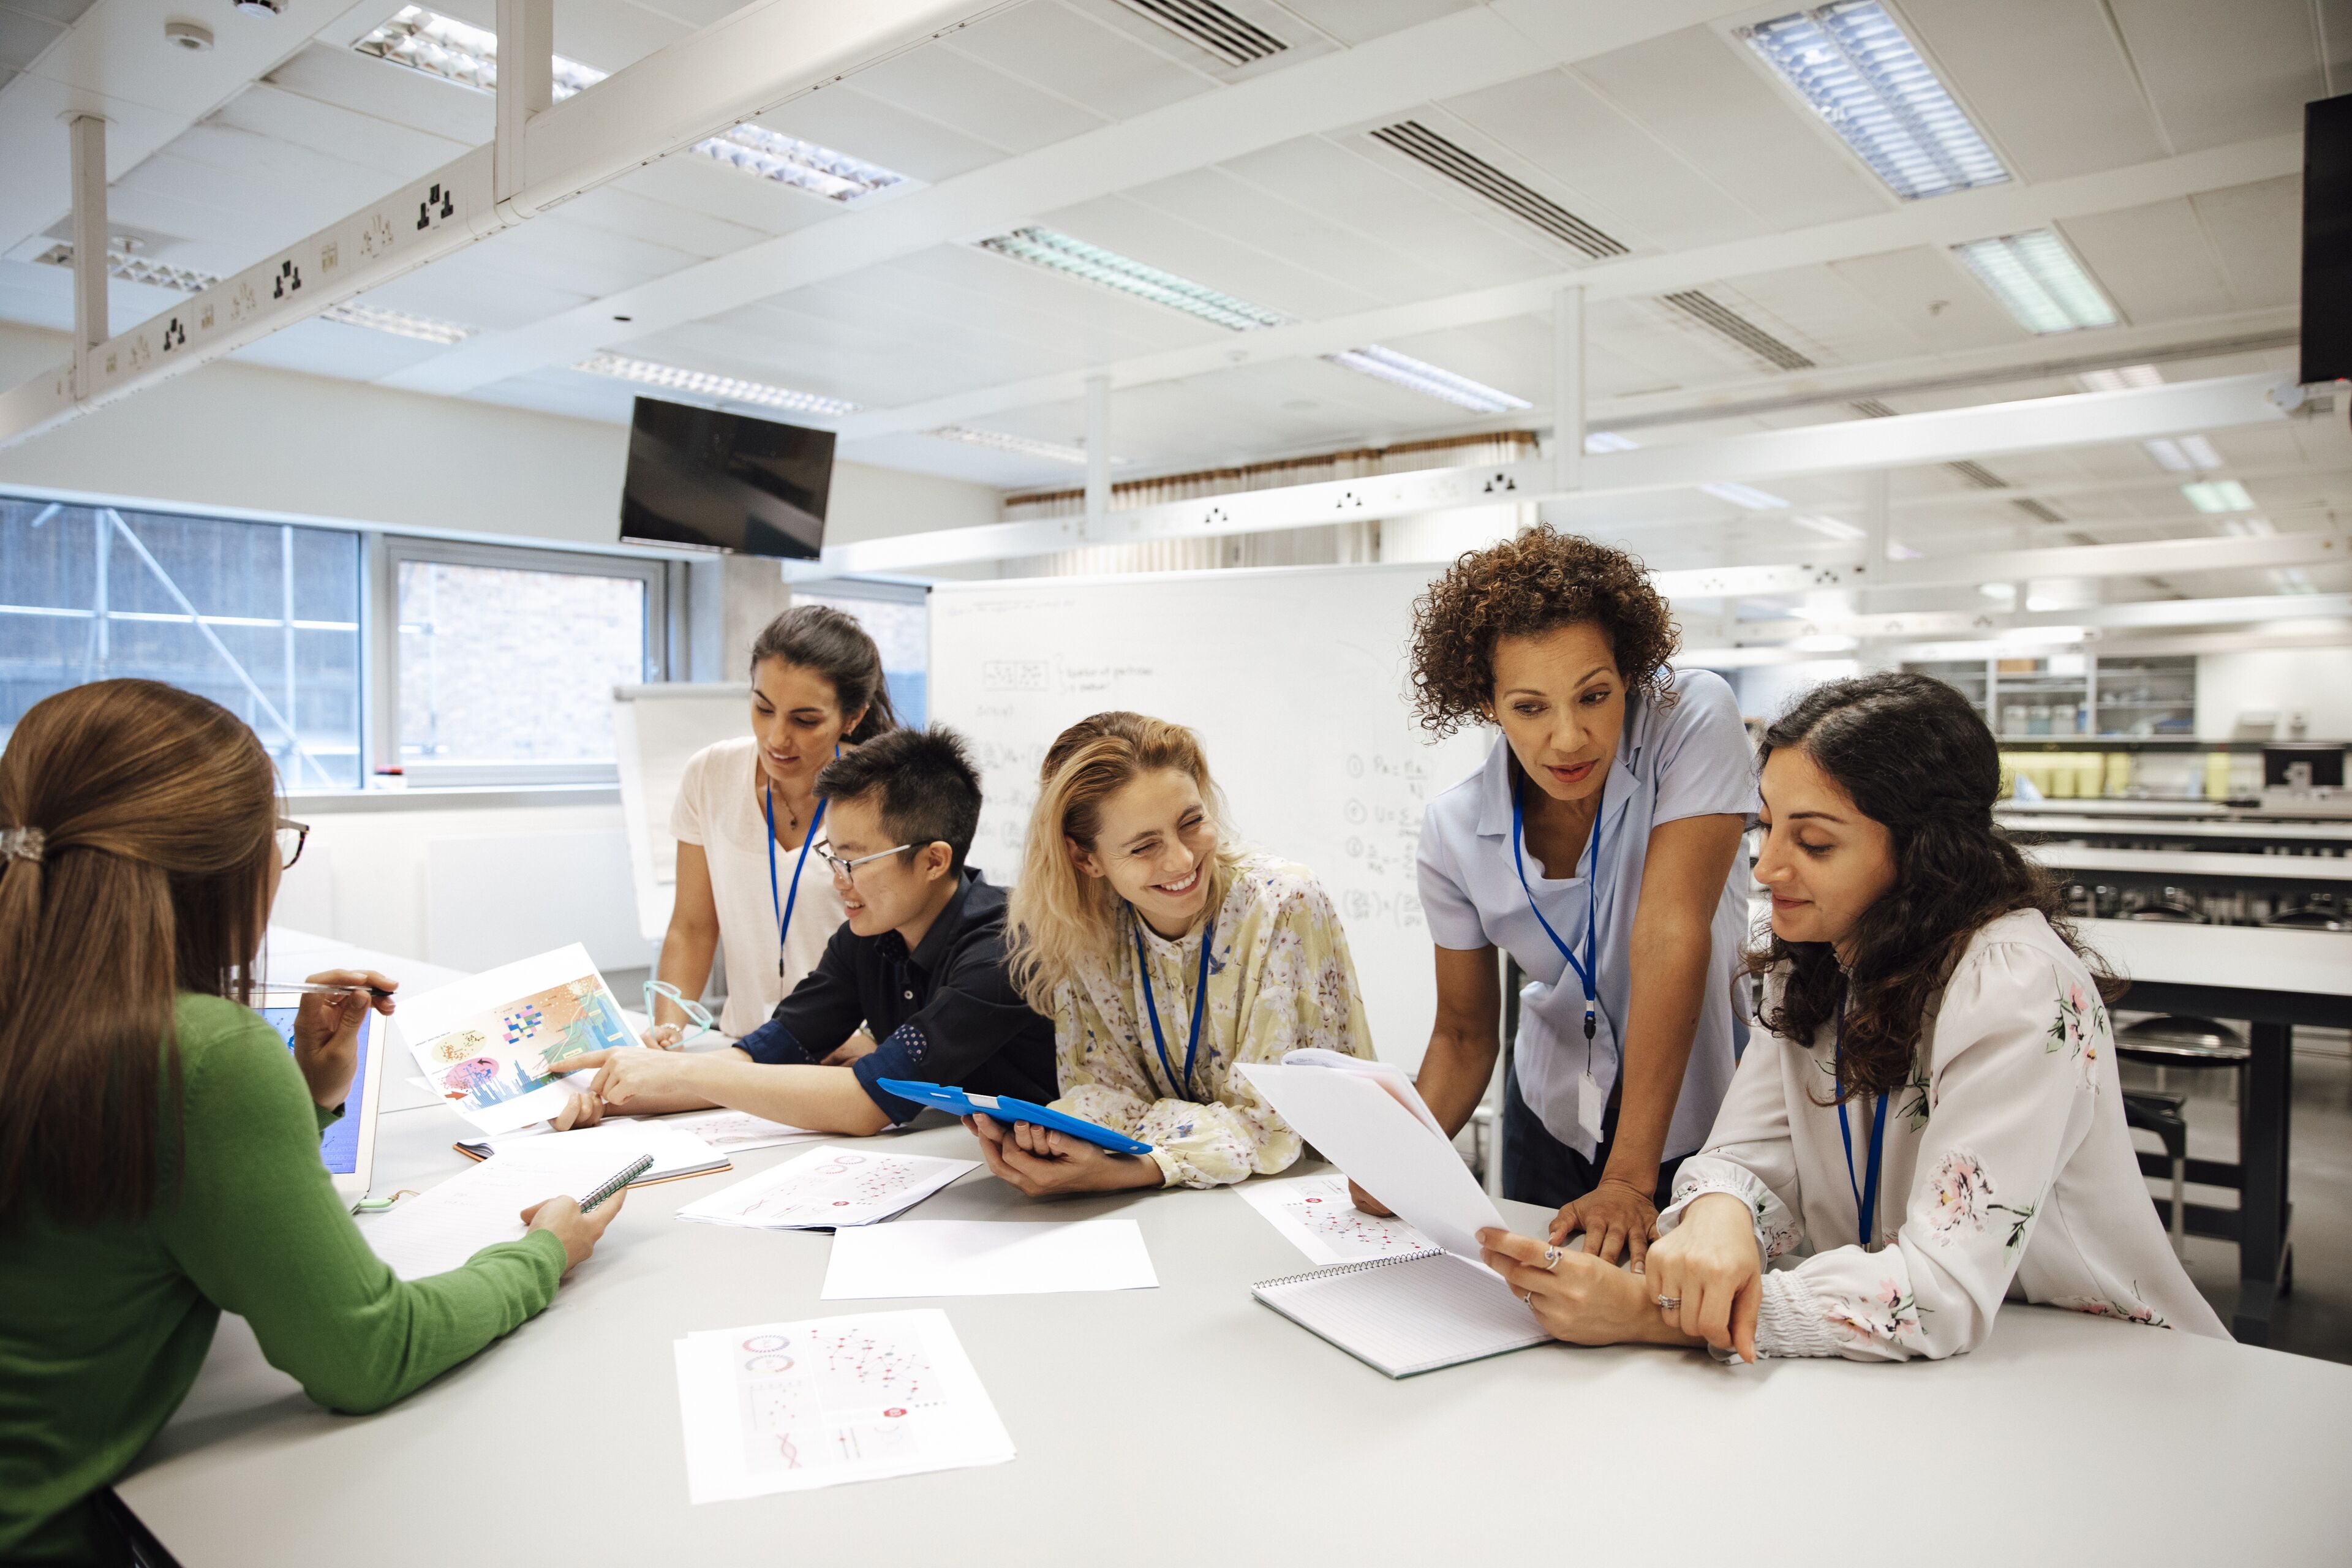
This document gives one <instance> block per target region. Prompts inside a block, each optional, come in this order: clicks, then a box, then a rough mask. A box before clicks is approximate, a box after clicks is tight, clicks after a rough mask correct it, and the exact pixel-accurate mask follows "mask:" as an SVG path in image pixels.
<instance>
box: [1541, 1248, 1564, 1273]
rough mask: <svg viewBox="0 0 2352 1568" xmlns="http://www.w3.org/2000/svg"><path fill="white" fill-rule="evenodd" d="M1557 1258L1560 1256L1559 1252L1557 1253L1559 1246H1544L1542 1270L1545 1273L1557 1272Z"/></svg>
mask: <svg viewBox="0 0 2352 1568" xmlns="http://www.w3.org/2000/svg"><path fill="white" fill-rule="evenodd" d="M1559 1258H1560V1253H1559V1247H1545V1248H1544V1272H1545V1273H1547V1274H1557V1273H1559Z"/></svg>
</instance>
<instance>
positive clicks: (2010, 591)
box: [1977, 583, 2017, 605]
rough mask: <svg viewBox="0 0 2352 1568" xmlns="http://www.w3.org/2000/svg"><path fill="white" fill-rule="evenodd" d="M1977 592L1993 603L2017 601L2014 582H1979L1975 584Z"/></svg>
mask: <svg viewBox="0 0 2352 1568" xmlns="http://www.w3.org/2000/svg"><path fill="white" fill-rule="evenodd" d="M1977 592H1978V593H1979V594H1982V595H1984V596H1985V597H1986V598H1988V599H1990V600H1992V601H1993V602H1994V603H1995V604H1999V605H2013V604H2015V603H2017V584H2014V583H1979V584H1977Z"/></svg>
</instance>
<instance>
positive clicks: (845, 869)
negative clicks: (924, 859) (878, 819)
mask: <svg viewBox="0 0 2352 1568" xmlns="http://www.w3.org/2000/svg"><path fill="white" fill-rule="evenodd" d="M914 847H915V846H913V845H912V844H898V845H893V846H892V847H889V848H887V849H877V850H876V851H874V853H873V854H871V855H860V856H859V857H858V858H856V859H855V860H845V859H843V858H841V857H840V856H838V855H836V854H835V853H834V852H833V846H831V845H830V844H828V845H826V846H825V847H824V848H822V849H820V850H818V851H817V854H818V856H819V857H820V858H823V859H824V863H825V864H826V865H828V866H830V867H832V868H833V874H834V875H835V876H836V877H838V878H840V879H842V880H843V881H845V882H852V881H856V871H857V868H859V867H860V866H863V865H865V864H866V862H867V861H869V860H879V859H881V858H883V857H884V856H886V855H896V854H898V853H900V852H901V851H902V850H908V849H912V848H914Z"/></svg>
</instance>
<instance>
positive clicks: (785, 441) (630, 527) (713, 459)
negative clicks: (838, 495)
mask: <svg viewBox="0 0 2352 1568" xmlns="http://www.w3.org/2000/svg"><path fill="white" fill-rule="evenodd" d="M832 489H833V432H832V431H830V430H807V429H803V428H802V427H801V426H797V425H785V424H781V423H779V422H778V421H776V420H773V419H750V418H746V417H744V416H742V415H740V414H720V413H718V412H716V411H714V410H712V409H709V408H690V407H688V406H687V405H685V404H682V403H662V402H658V401H656V399H653V398H650V397H640V398H638V399H637V405H636V411H635V415H634V416H632V417H631V419H630V421H629V468H628V474H627V477H626V479H625V480H624V481H623V484H622V488H621V537H622V538H623V539H625V540H632V541H635V542H638V543H642V544H698V545H703V546H706V547H708V548H710V549H715V550H732V551H737V552H741V553H743V554H746V555H780V556H783V557H785V558H786V559H788V560H793V561H813V560H814V559H815V558H816V555H817V552H818V551H819V550H820V549H822V548H823V547H824V503H825V498H826V496H827V494H828V493H829V492H830V491H831V490H832Z"/></svg>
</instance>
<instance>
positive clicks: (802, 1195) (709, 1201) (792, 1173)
mask: <svg viewBox="0 0 2352 1568" xmlns="http://www.w3.org/2000/svg"><path fill="white" fill-rule="evenodd" d="M978 1169H980V1162H979V1161H977V1160H942V1159H940V1158H938V1157H937V1156H934V1155H930V1154H890V1153H883V1152H877V1151H875V1150H872V1149H845V1148H842V1147H841V1146H839V1145H838V1144H833V1143H824V1144H819V1145H818V1146H817V1147H816V1148H814V1149H812V1150H810V1151H809V1152H807V1153H805V1154H803V1155H800V1156H799V1157H798V1158H796V1159H792V1160H787V1161H785V1162H784V1163H782V1164H781V1165H772V1166H770V1167H769V1168H768V1169H767V1170H764V1171H761V1172H760V1173H757V1174H754V1175H751V1176H747V1177H745V1178H744V1179H743V1180H741V1181H740V1182H737V1183H736V1184H734V1185H732V1186H729V1187H722V1188H721V1189H719V1191H718V1192H715V1193H713V1194H710V1195H709V1196H708V1197H705V1198H698V1199H697V1200H695V1201H694V1202H693V1203H690V1204H688V1205H686V1206H685V1207H683V1208H681V1209H679V1210H678V1211H677V1217H678V1218H680V1219H691V1220H700V1221H702V1222H703V1223H704V1224H706V1225H740V1226H752V1227H754V1228H757V1229H761V1230H819V1229H831V1228H835V1227H837V1226H856V1225H872V1224H874V1223H876V1222H877V1221H878V1220H886V1219H888V1218H889V1217H890V1216H891V1215H896V1214H903V1213H904V1212H906V1211H907V1210H908V1209H909V1208H912V1207H913V1206H914V1205H917V1204H919V1203H920V1202H922V1201H923V1200H924V1199H925V1198H927V1197H929V1196H930V1195H931V1194H933V1193H935V1192H938V1191H939V1190H940V1188H941V1187H944V1186H946V1185H947V1184H949V1183H950V1182H952V1181H954V1180H955V1179H956V1178H957V1177H959V1176H961V1175H962V1174H963V1173H965V1172H967V1171H976V1170H978Z"/></svg>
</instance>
